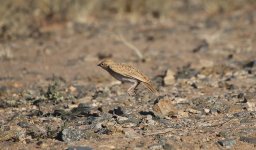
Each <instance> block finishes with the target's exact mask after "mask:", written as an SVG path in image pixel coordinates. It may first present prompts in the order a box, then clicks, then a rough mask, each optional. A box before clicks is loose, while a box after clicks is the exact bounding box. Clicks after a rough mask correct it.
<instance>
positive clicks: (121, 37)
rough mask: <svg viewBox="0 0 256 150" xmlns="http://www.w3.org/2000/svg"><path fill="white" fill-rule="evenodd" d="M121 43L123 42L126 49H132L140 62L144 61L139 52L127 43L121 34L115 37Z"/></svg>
mask: <svg viewBox="0 0 256 150" xmlns="http://www.w3.org/2000/svg"><path fill="white" fill-rule="evenodd" d="M116 37H117V38H118V39H119V40H120V41H121V42H123V44H124V45H126V46H127V47H129V48H130V49H132V50H133V51H134V52H135V53H136V55H137V56H138V57H139V59H140V60H141V61H144V56H143V55H142V53H141V51H140V50H139V49H138V48H137V47H136V46H134V45H133V44H131V43H130V42H128V41H127V40H126V39H125V38H124V36H122V35H121V34H118V35H117V36H116Z"/></svg>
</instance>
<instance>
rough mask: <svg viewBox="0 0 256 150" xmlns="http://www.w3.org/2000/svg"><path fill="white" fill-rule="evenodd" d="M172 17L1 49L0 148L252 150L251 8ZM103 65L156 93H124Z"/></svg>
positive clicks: (254, 52)
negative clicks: (139, 76) (138, 77)
mask: <svg viewBox="0 0 256 150" xmlns="http://www.w3.org/2000/svg"><path fill="white" fill-rule="evenodd" d="M182 17H183V18H182ZM182 17H180V18H182V19H179V18H178V17H177V18H173V19H165V18H161V19H160V20H159V21H151V20H146V19H145V20H143V19H142V20H141V21H140V22H137V23H129V22H126V21H120V22H118V21H117V22H108V21H104V22H93V23H91V24H83V23H73V22H71V23H67V24H65V25H63V24H53V25H49V26H47V27H45V29H44V31H45V32H44V33H42V34H41V35H40V36H38V37H36V38H32V37H30V38H17V39H16V40H12V41H3V42H1V51H0V52H1V53H0V61H1V62H0V63H1V65H0V118H1V119H0V125H1V130H0V147H1V149H68V148H69V149H74V147H78V146H80V148H81V149H136V150H139V149H151V150H156V149H166V150H167V149H226V148H231V149H255V145H256V123H255V121H256V30H255V24H256V23H255V22H256V13H255V9H253V8H246V9H241V10H238V11H234V12H232V13H224V14H221V15H216V16H213V17H209V16H205V17H204V15H200V16H196V15H194V16H193V17H191V16H190V15H187V16H186V15H184V16H182ZM48 31H49V32H48ZM50 31H51V32H50ZM52 31H54V32H52ZM119 35H121V36H123V37H124V38H125V39H126V40H127V41H128V42H129V43H130V44H132V45H134V46H135V47H136V48H137V49H138V50H139V51H141V53H142V54H143V57H144V58H143V60H141V59H140V58H139V57H138V56H137V54H136V53H135V52H134V51H133V50H132V49H131V48H130V47H128V46H127V45H125V43H124V42H123V41H122V40H120V38H118V36H119ZM103 58H111V59H113V60H115V61H116V62H122V63H127V64H132V65H134V66H136V67H137V68H138V69H140V70H141V71H142V72H144V73H145V74H146V75H147V76H149V77H150V78H151V79H152V82H153V83H154V85H155V86H156V87H157V89H158V90H159V92H160V96H155V95H153V94H152V93H150V92H149V91H148V90H147V89H146V88H145V87H143V86H142V85H140V86H139V87H138V89H137V91H136V93H137V95H136V96H129V95H128V94H127V92H126V90H127V88H128V87H129V84H127V83H125V84H120V83H119V82H117V81H116V80H114V79H113V78H112V77H111V76H109V74H108V73H107V72H105V71H104V70H102V69H101V68H99V67H97V66H96V65H97V63H98V62H99V61H100V60H101V59H103Z"/></svg>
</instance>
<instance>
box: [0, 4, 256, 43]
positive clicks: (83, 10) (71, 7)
mask: <svg viewBox="0 0 256 150" xmlns="http://www.w3.org/2000/svg"><path fill="white" fill-rule="evenodd" d="M0 2H1V5H0V38H1V39H13V38H17V37H21V36H22V37H27V36H39V35H40V34H41V33H44V32H51V31H54V30H56V28H58V27H57V26H58V25H59V26H61V25H67V23H70V22H71V23H72V22H73V23H74V22H75V23H85V24H92V23H97V22H99V21H105V22H108V21H113V20H116V21H120V20H126V21H129V22H131V23H138V22H142V21H145V20H151V21H152V20H153V21H167V20H179V21H188V22H189V21H191V20H190V19H192V18H197V19H202V18H205V17H208V18H211V17H214V16H219V15H221V14H227V13H232V12H234V11H237V10H240V9H245V8H248V9H249V10H255V4H256V1H255V0H225V1H224V0H214V1H212V0H158V1H155V0H114V1H113V0H93V1H92V0H40V1H36V0H8V1H6V0H1V1H0ZM254 15H255V14H254ZM248 17H250V16H248ZM188 18H190V19H188ZM53 26H54V27H53Z"/></svg>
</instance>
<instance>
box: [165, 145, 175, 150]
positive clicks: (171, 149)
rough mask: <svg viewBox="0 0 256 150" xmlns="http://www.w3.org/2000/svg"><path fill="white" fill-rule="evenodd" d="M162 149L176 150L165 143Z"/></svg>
mask: <svg viewBox="0 0 256 150" xmlns="http://www.w3.org/2000/svg"><path fill="white" fill-rule="evenodd" d="M163 149H164V150H176V148H175V147H174V146H173V145H171V144H168V143H165V144H164V145H163Z"/></svg>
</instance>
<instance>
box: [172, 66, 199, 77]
mask: <svg viewBox="0 0 256 150" xmlns="http://www.w3.org/2000/svg"><path fill="white" fill-rule="evenodd" d="M197 74H198V71H197V70H195V69H193V68H190V65H186V66H183V67H182V68H181V69H179V70H178V72H177V73H176V75H175V78H176V79H190V78H191V77H194V76H196V75H197Z"/></svg>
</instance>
